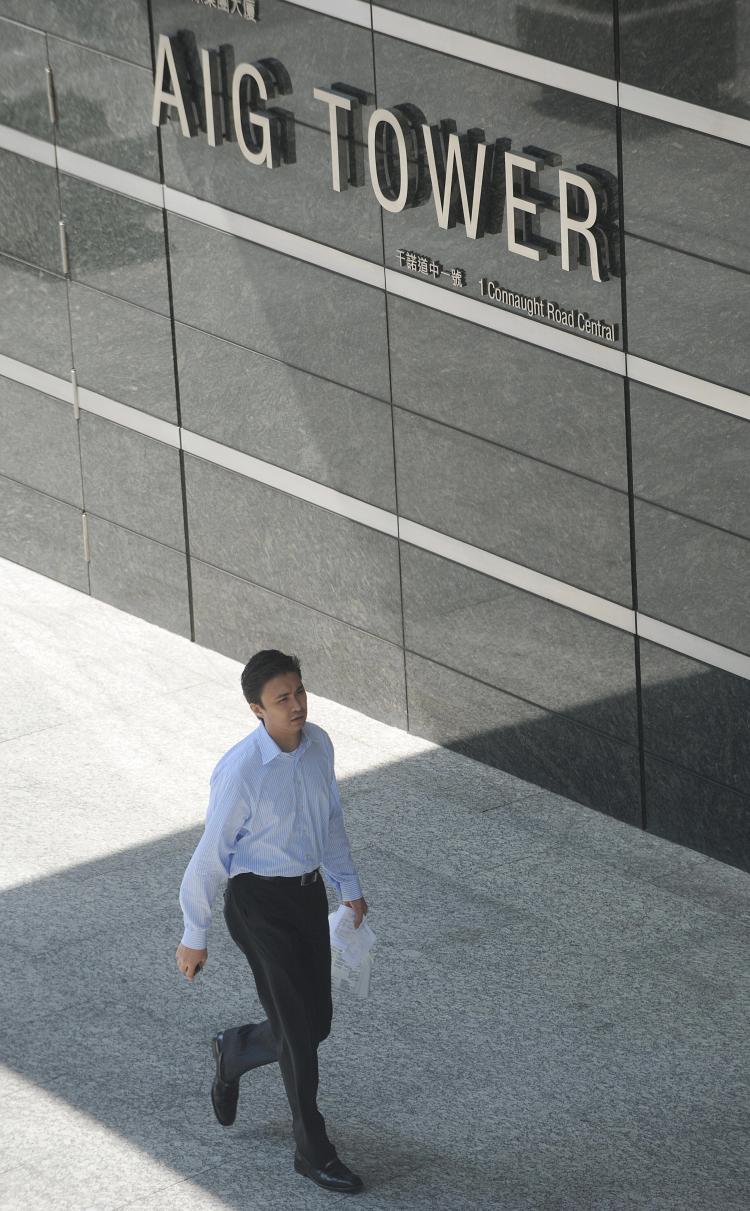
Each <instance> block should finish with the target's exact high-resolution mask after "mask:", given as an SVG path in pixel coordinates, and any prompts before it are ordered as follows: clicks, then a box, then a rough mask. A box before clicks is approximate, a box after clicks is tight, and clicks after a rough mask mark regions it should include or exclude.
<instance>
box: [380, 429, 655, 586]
mask: <svg viewBox="0 0 750 1211" xmlns="http://www.w3.org/2000/svg"><path fill="white" fill-rule="evenodd" d="M394 420H395V433H396V473H397V484H398V501H399V510H400V512H401V513H402V514H403V515H404V516H405V517H408V518H409V519H410V520H411V521H416V522H420V523H421V524H422V525H425V526H430V527H431V528H432V529H434V530H439V531H441V533H443V534H450V535H451V536H452V537H453V538H460V539H461V540H462V541H464V542H469V543H472V544H473V545H474V546H478V547H481V548H482V549H483V550H485V551H492V552H494V554H496V555H502V556H504V557H505V558H506V559H511V560H514V561H515V562H517V563H521V564H524V565H526V566H527V567H531V568H534V569H536V570H537V571H539V572H545V573H546V574H547V575H548V576H554V577H556V578H557V579H559V580H564V581H566V582H567V583H568V584H573V585H577V586H578V587H579V588H582V589H588V590H589V591H590V592H592V593H597V594H599V595H601V596H603V597H608V598H610V599H611V600H613V601H618V602H621V603H622V604H624V605H628V606H630V605H631V604H632V596H631V581H630V529H629V519H628V498H627V494H626V493H624V492H617V491H614V490H613V489H611V488H606V487H601V486H600V485H599V484H592V483H590V482H589V481H588V480H585V479H581V478H579V477H578V476H576V475H570V474H568V472H565V471H559V470H558V469H557V468H556V467H550V466H547V465H546V464H545V463H540V462H537V461H536V460H534V459H530V458H526V457H524V456H523V455H519V454H515V453H513V452H512V451H509V450H505V449H503V448H502V447H500V446H494V445H490V443H489V442H485V441H481V440H480V439H479V438H476V437H469V436H468V435H466V434H464V433H457V432H456V431H455V430H454V429H449V428H447V427H446V426H445V425H439V424H437V423H436V422H435V421H430V420H425V419H424V418H423V417H418V416H412V415H411V414H410V413H406V412H402V411H401V409H400V408H396V409H394Z"/></svg>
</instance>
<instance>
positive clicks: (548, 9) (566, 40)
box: [379, 0, 614, 76]
mask: <svg viewBox="0 0 750 1211" xmlns="http://www.w3.org/2000/svg"><path fill="white" fill-rule="evenodd" d="M379 6H380V8H389V9H393V11H394V12H398V13H406V14H407V15H408V16H411V17H420V18H422V20H428V21H434V22H435V23H436V24H437V25H443V26H445V28H446V29H448V30H456V31H459V32H461V33H465V34H474V35H475V36H476V37H478V38H486V39H487V40H488V41H490V42H499V43H501V44H502V45H503V46H512V47H514V48H516V49H517V50H522V51H527V52H528V53H529V54H532V55H540V56H541V57H542V58H545V59H553V60H555V61H556V62H558V63H566V64H569V66H571V67H580V68H581V69H582V70H584V71H591V70H592V67H591V65H592V63H595V64H596V71H597V72H598V73H600V74H602V75H608V76H611V75H613V74H614V37H613V23H612V9H611V8H610V7H609V5H602V4H599V3H596V0H594V2H593V3H592V2H591V0H566V2H565V3H556V4H550V2H549V0H520V2H519V3H517V4H487V3H486V0H430V3H429V4H428V5H425V4H424V2H423V0H379Z"/></svg>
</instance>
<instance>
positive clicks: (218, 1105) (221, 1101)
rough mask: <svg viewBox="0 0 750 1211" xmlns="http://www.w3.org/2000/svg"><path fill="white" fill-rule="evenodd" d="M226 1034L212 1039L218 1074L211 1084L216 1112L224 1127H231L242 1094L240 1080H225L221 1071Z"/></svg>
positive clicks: (212, 1102)
mask: <svg viewBox="0 0 750 1211" xmlns="http://www.w3.org/2000/svg"><path fill="white" fill-rule="evenodd" d="M223 1042H224V1035H223V1034H217V1035H214V1037H213V1038H212V1039H211V1051H212V1053H213V1057H214V1060H215V1061H216V1076H215V1077H214V1082H213V1085H212V1086H211V1105H212V1106H213V1108H214V1114H215V1115H216V1117H217V1119H218V1120H219V1122H220V1123H221V1125H222V1127H231V1126H232V1123H233V1122H234V1120H235V1117H236V1115H237V1101H238V1099H239V1096H240V1082H239V1081H225V1080H223V1079H222V1072H221V1049H222V1044H223Z"/></svg>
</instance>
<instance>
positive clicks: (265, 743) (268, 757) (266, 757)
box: [256, 719, 310, 765]
mask: <svg viewBox="0 0 750 1211" xmlns="http://www.w3.org/2000/svg"><path fill="white" fill-rule="evenodd" d="M256 731H257V733H258V748H259V749H260V755H261V758H262V760H263V764H264V765H268V762H269V761H273V759H274V757H278V755H279V753H281V754H282V756H284V757H298V756H299V755H300V754H301V753H302V752H304V750H305V749H306V748H307V746H308V744H309V743H310V738H309V736H308V735H307V732H306V731H305V729H304V727H303V728H302V735H301V737H300V742H299V744H298V745H297V747H296V748H294V749H292V751H291V753H286V752H284V749H283V748H279V746H278V744H277V743H276V741H275V740H274V738H273V736H270V735H269V734H268V732H267V731H266V725H265V723H264V722H263V720H262V719H261V721H260V723H259V724H258V727H257V728H256Z"/></svg>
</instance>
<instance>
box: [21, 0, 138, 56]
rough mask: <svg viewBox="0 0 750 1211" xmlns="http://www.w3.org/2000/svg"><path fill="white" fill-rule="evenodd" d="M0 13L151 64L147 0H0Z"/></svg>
mask: <svg viewBox="0 0 750 1211" xmlns="http://www.w3.org/2000/svg"><path fill="white" fill-rule="evenodd" d="M0 13H2V14H3V16H8V17H15V18H16V19H17V20H18V21H23V22H25V24H26V25H33V26H36V27H37V28H38V29H42V30H47V32H48V33H51V34H59V35H60V37H62V38H68V39H70V40H71V41H72V42H80V43H81V44H82V45H83V46H89V47H91V48H93V49H94V50H102V51H107V52H108V53H109V54H111V55H116V56H117V57H119V58H121V59H129V60H130V61H132V62H133V63H140V64H141V66H142V67H150V66H151V47H150V39H149V29H148V0H117V3H116V4H102V2H101V0H63V2H61V0H33V3H32V4H30V3H29V0H0Z"/></svg>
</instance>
